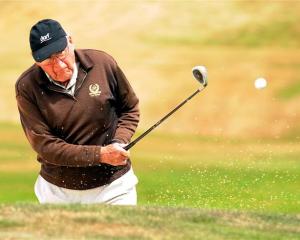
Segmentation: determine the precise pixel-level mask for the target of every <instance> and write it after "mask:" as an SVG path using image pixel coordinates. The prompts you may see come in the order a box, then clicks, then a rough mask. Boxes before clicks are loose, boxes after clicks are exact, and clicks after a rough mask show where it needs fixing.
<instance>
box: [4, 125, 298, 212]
mask: <svg viewBox="0 0 300 240" xmlns="http://www.w3.org/2000/svg"><path fill="white" fill-rule="evenodd" d="M4 126H6V127H4ZM0 129H2V133H3V134H4V135H6V140H5V139H0V143H1V145H0V174H1V178H0V203H1V202H2V203H15V202H22V201H36V198H35V196H34V193H33V185H34V182H35V179H36V177H37V174H38V168H39V165H38V164H37V163H36V160H35V154H34V153H33V152H32V150H31V149H30V147H29V145H28V143H27V141H26V139H25V138H24V137H22V136H23V132H22V129H21V128H20V127H19V126H17V125H13V124H10V125H9V124H8V125H5V124H4V125H2V126H1V124H0ZM9 134H10V135H11V136H12V137H9V136H10V135H9ZM18 135H19V137H17V136H18ZM137 135H138V134H137ZM18 152H21V153H22V154H18ZM131 155H132V160H133V165H134V170H135V172H136V174H137V176H138V178H139V184H138V195H139V204H140V205H156V206H180V207H196V208H209V209H211V208H215V209H240V210H249V211H261V212H282V213H295V212H299V211H300V191H299V184H300V174H299V173H300V164H299V157H300V151H299V144H298V143H290V142H289V141H270V140H268V141H267V140H266V141H256V140H228V139H227V140H226V139H221V138H220V139H215V138H209V137H201V136H196V135H187V134H173V135H170V134H165V133H160V132H155V133H153V134H150V135H149V136H148V137H147V138H145V139H144V140H143V141H141V142H140V143H139V144H138V145H136V146H135V148H134V149H132V150H131Z"/></svg>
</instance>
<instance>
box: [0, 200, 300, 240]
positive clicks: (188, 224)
mask: <svg viewBox="0 0 300 240" xmlns="http://www.w3.org/2000/svg"><path fill="white" fill-rule="evenodd" d="M299 223H300V216H299V215H282V214H280V215H279V214H261V213H247V212H237V211H221V210H201V209H193V208H167V207H164V208H163V207H120V206H118V207H117V206H103V205H68V206H63V205H57V206H50V205H44V206H42V205H36V204H14V205H0V239H20V240H21V239H57V240H58V239H74V240H75V239H203V238H205V239H207V240H213V239H216V240H217V239H230V240H234V239H249V240H250V239H251V240H254V239H273V240H274V239H300V238H299V236H300V227H299Z"/></svg>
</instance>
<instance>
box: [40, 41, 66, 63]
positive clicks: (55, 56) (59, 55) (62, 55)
mask: <svg viewBox="0 0 300 240" xmlns="http://www.w3.org/2000/svg"><path fill="white" fill-rule="evenodd" d="M69 54H70V48H69V45H67V47H66V48H65V49H64V50H62V51H61V52H57V53H54V54H52V55H51V56H50V57H49V58H47V59H45V60H44V61H42V62H40V64H41V65H43V66H48V65H51V64H53V63H54V60H56V59H59V60H60V61H64V60H65V59H66V58H67V57H68V55H69Z"/></svg>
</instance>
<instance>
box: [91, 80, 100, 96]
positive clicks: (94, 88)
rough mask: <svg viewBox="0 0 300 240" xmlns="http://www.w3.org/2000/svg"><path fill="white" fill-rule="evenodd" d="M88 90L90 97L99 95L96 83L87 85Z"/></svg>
mask: <svg viewBox="0 0 300 240" xmlns="http://www.w3.org/2000/svg"><path fill="white" fill-rule="evenodd" d="M89 91H90V93H89V95H90V96H91V97H96V96H99V95H100V94H101V91H100V87H99V85H98V84H97V83H96V84H91V85H90V86H89Z"/></svg>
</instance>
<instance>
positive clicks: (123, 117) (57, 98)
mask: <svg viewBox="0 0 300 240" xmlns="http://www.w3.org/2000/svg"><path fill="white" fill-rule="evenodd" d="M29 38H30V47H31V51H32V56H33V58H34V60H35V63H34V64H33V65H32V66H31V67H30V68H29V69H27V70H26V71H25V72H24V73H23V74H22V75H21V76H20V77H19V79H18V81H17V83H16V98H17V103H18V109H19V112H20V120H21V123H22V126H23V129H24V132H25V134H26V137H27V139H28V141H29V143H30V144H31V146H32V148H33V149H34V150H35V151H36V152H37V160H38V161H39V163H40V164H41V170H40V174H39V176H38V178H37V181H36V183H35V188H34V190H35V194H36V196H37V198H38V200H39V202H40V203H106V204H118V205H136V202H137V196H136V188H135V186H136V184H137V177H136V176H135V175H134V172H133V170H132V167H131V162H130V160H129V152H128V151H125V150H124V149H123V147H124V146H125V145H126V144H127V143H129V142H130V139H131V137H132V135H133V134H134V132H135V129H136V127H137V124H138V122H139V109H138V98H137V97H136V95H135V93H134V91H133V89H132V88H131V86H130V84H129V82H128V80H127V79H126V77H125V75H124V74H123V72H122V70H121V69H120V67H119V66H118V64H117V63H116V61H115V60H114V59H113V58H112V57H111V56H110V55H108V54H106V53H105V52H102V51H98V50H92V49H74V43H73V40H72V37H71V36H69V35H67V34H66V32H65V31H64V29H63V28H62V26H61V25H60V23H58V22H57V21H55V20H52V19H44V20H41V21H39V22H38V23H36V24H35V25H34V26H33V27H32V28H31V31H30V37H29Z"/></svg>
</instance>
